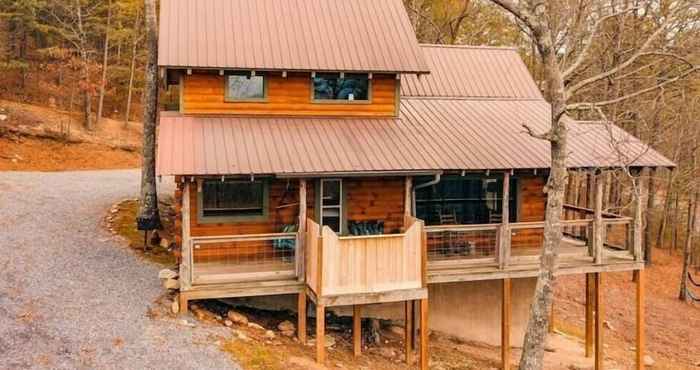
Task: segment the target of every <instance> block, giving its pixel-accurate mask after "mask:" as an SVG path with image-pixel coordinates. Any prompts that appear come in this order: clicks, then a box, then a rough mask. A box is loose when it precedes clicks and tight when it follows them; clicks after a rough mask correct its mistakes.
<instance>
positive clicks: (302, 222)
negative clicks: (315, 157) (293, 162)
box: [296, 179, 307, 281]
mask: <svg viewBox="0 0 700 370" xmlns="http://www.w3.org/2000/svg"><path fill="white" fill-rule="evenodd" d="M306 209H307V206H306V180H305V179H301V180H299V230H298V232H297V246H296V247H297V248H296V259H297V261H296V262H297V277H298V278H299V281H305V280H306V279H305V278H306V276H305V274H306V260H305V258H306V252H305V251H306V218H307V216H306Z"/></svg>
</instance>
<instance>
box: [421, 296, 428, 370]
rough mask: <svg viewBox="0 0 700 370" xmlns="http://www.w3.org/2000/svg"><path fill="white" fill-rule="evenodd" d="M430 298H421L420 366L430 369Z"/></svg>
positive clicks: (424, 369) (423, 368)
mask: <svg viewBox="0 0 700 370" xmlns="http://www.w3.org/2000/svg"><path fill="white" fill-rule="evenodd" d="M428 360H429V359H428V299H427V298H425V299H421V300H420V368H421V370H428V362H429V361H428Z"/></svg>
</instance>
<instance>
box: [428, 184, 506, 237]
mask: <svg viewBox="0 0 700 370" xmlns="http://www.w3.org/2000/svg"><path fill="white" fill-rule="evenodd" d="M426 181H430V178H426V179H417V180H416V184H420V183H421V182H426ZM516 184H517V180H516V179H511V184H510V204H509V212H510V221H512V222H515V221H516V217H517V216H516V215H517V214H518V213H517V202H516V199H517V194H516V193H517V186H516ZM502 199H503V179H502V178H490V177H467V176H447V177H444V178H443V179H442V181H440V182H439V183H437V184H436V185H433V186H429V187H427V188H422V189H418V190H417V191H416V215H417V217H418V218H420V219H422V220H425V222H426V224H428V225H441V224H488V223H500V222H502V218H503V217H502V210H503V203H502Z"/></svg>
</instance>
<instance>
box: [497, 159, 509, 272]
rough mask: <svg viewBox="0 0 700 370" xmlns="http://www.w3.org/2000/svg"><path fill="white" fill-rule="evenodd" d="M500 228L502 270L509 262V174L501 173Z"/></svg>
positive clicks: (499, 254)
mask: <svg viewBox="0 0 700 370" xmlns="http://www.w3.org/2000/svg"><path fill="white" fill-rule="evenodd" d="M501 208H502V212H501V228H500V231H501V232H500V235H499V238H498V266H499V267H500V268H501V269H504V268H506V267H507V266H508V260H510V172H509V171H507V172H504V173H503V199H502V205H501Z"/></svg>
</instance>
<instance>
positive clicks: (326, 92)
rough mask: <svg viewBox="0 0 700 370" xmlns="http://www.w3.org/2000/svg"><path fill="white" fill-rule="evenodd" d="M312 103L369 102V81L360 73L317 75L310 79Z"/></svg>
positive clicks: (365, 75) (367, 76)
mask: <svg viewBox="0 0 700 370" xmlns="http://www.w3.org/2000/svg"><path fill="white" fill-rule="evenodd" d="M312 81H313V88H314V101H317V102H325V101H332V102H340V101H348V102H352V101H357V102H365V103H366V102H369V100H370V97H369V84H370V79H369V75H367V74H360V73H345V74H341V73H318V74H316V77H314V78H313V79H312Z"/></svg>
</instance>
